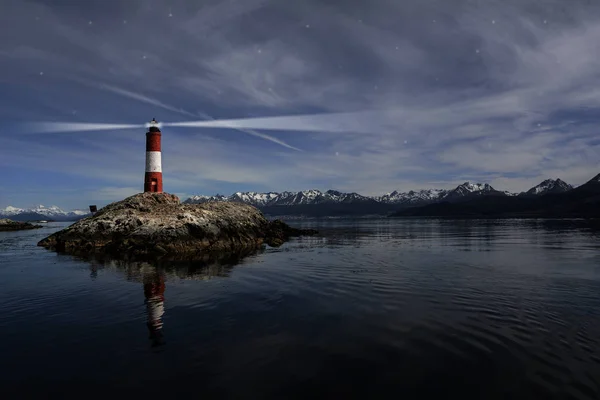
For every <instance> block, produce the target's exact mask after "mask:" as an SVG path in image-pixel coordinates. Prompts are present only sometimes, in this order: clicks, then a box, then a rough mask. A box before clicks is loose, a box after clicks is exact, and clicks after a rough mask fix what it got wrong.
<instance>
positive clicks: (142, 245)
mask: <svg viewBox="0 0 600 400" xmlns="http://www.w3.org/2000/svg"><path fill="white" fill-rule="evenodd" d="M316 233H317V232H316V231H314V230H300V229H295V228H292V227H290V226H288V225H286V224H285V223H283V222H282V221H279V220H275V221H269V220H267V219H266V218H265V217H264V215H263V214H262V213H261V212H260V211H259V210H258V209H257V208H255V207H253V206H250V205H246V204H242V203H225V202H208V203H203V204H182V203H181V202H180V201H179V198H178V197H177V196H175V195H173V194H169V193H151V192H145V193H140V194H136V195H133V196H131V197H128V198H126V199H124V200H122V201H118V202H115V203H112V204H109V205H107V206H106V207H104V208H102V209H101V210H99V211H98V212H97V213H96V214H95V215H93V216H90V217H87V218H84V219H82V220H79V221H78V222H76V223H74V224H73V225H71V226H69V227H68V228H66V229H63V230H61V231H58V232H56V233H54V234H52V235H50V236H48V237H47V238H45V239H43V240H41V241H40V242H39V243H38V246H42V247H45V248H47V249H50V250H54V251H57V252H63V253H69V254H75V255H90V254H94V253H96V254H110V255H112V256H161V257H167V258H188V259H193V258H195V257H204V256H205V255H206V254H207V253H215V252H227V251H239V250H241V249H248V248H258V247H260V246H261V245H263V244H268V245H270V246H274V247H276V246H280V245H281V244H283V243H284V242H285V241H287V240H289V238H290V237H293V236H302V235H314V234H316Z"/></svg>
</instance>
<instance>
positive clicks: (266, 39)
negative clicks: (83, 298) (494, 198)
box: [0, 0, 600, 202]
mask: <svg viewBox="0 0 600 400" xmlns="http://www.w3.org/2000/svg"><path fill="white" fill-rule="evenodd" d="M8 1H9V4H10V6H9V7H8V8H7V9H9V10H10V13H5V14H3V15H2V16H0V23H2V24H3V26H4V27H5V28H6V29H7V30H8V31H10V32H12V34H11V35H8V36H7V35H5V36H3V37H1V38H0V60H1V61H2V62H3V65H4V67H3V68H4V69H5V72H6V73H5V74H4V75H3V76H0V82H2V84H3V87H6V90H4V91H3V94H2V95H0V117H2V118H3V119H5V120H8V121H9V122H10V121H12V122H27V121H29V120H36V121H40V120H49V121H55V122H56V121H59V122H60V121H69V120H72V122H73V123H89V122H103V121H106V122H107V123H113V122H114V123H115V124H128V123H130V122H131V121H134V122H135V121H140V120H141V118H143V120H144V121H145V120H146V119H147V118H148V117H152V115H148V107H152V108H151V109H155V108H157V109H160V110H164V111H166V112H167V113H168V114H167V116H168V118H169V119H171V121H177V120H179V119H181V120H183V121H187V122H190V121H193V120H196V119H203V120H206V122H205V123H203V124H204V125H210V124H213V125H214V124H216V122H213V121H212V119H217V120H224V121H226V122H219V124H228V126H229V127H231V126H234V127H235V128H236V129H238V130H242V131H243V132H245V133H246V135H239V134H238V133H237V132H235V131H231V130H229V129H228V130H221V129H216V128H214V129H210V128H202V129H200V127H199V126H197V127H195V128H193V127H192V128H187V129H185V130H184V129H183V128H181V129H179V128H175V127H173V128H169V129H168V134H165V135H163V136H164V137H163V140H164V153H165V154H164V157H163V158H164V167H165V168H164V170H165V184H166V185H167V184H168V185H172V186H170V187H172V188H173V190H176V191H178V192H179V193H206V194H210V193H214V192H216V191H219V192H225V193H230V192H233V191H236V190H299V189H306V188H321V189H328V188H335V189H339V190H348V191H357V192H359V193H363V194H381V193H384V192H389V191H392V190H395V189H396V190H410V189H418V188H422V187H431V186H437V187H450V186H451V185H455V184H456V183H460V182H461V181H464V180H467V179H477V180H486V181H488V182H490V183H491V184H492V185H494V186H498V188H499V189H507V190H524V189H527V188H528V187H527V186H533V185H534V184H537V183H539V181H540V180H542V179H545V178H547V177H560V178H562V179H564V180H566V181H567V182H569V183H573V184H580V183H583V182H584V181H585V180H587V179H589V178H590V177H592V176H594V175H596V174H597V173H598V170H599V169H600V168H599V167H600V165H599V163H598V160H600V158H599V157H598V156H599V155H600V147H599V146H600V143H599V141H598V139H597V138H598V137H599V136H600V132H598V129H597V128H596V126H598V108H599V107H600V90H599V89H597V87H598V82H599V78H600V73H599V72H598V71H600V59H598V57H596V55H597V54H599V53H600V28H599V27H600V24H599V22H600V5H599V4H597V3H591V2H588V1H584V0H573V1H571V2H569V6H568V7H565V5H564V2H561V1H558V0H548V1H545V2H543V4H540V3H539V2H534V1H533V0H518V1H517V0H507V1H502V2H501V1H488V2H483V3H481V2H480V3H473V2H471V1H467V0H464V1H456V2H447V1H442V0H432V1H428V2H422V1H417V0H412V1H408V2H402V3H396V2H391V1H387V0H375V1H372V2H370V3H369V7H368V9H365V8H364V7H362V6H361V5H360V4H358V3H357V2H348V3H345V5H344V6H343V7H342V6H336V5H333V4H332V3H327V2H325V3H324V2H318V1H306V2H296V3H286V4H285V5H283V4H280V3H277V2H272V1H254V0H252V1H238V0H232V1H211V2H208V3H203V4H199V3H197V2H192V1H185V0H181V1H177V2H166V1H162V0H157V1H154V2H152V3H147V2H143V1H131V2H126V3H122V4H121V5H116V3H115V4H112V3H111V4H108V5H107V4H106V3H105V2H104V3H102V4H103V5H102V6H96V5H95V4H100V3H96V2H93V1H91V2H90V3H87V2H86V4H88V5H82V4H83V3H80V2H73V3H70V2H64V3H65V4H66V3H69V6H68V7H66V6H65V7H62V6H57V7H52V8H50V7H47V6H45V5H44V4H42V3H41V2H34V1H16V0H8ZM169 8H171V10H172V14H173V16H172V17H169V16H168V13H169ZM36 16H39V17H40V19H39V20H36V19H35V17H36ZM90 19H91V20H93V24H91V25H90V24H89V23H88V22H89V20H90ZM124 20H126V21H127V22H126V23H124ZM148 21H155V22H156V23H155V24H154V25H153V28H152V29H148ZM154 26H155V27H154ZM15 38H19V40H18V41H17V40H15ZM41 71H43V72H44V74H43V75H40V72H41ZM198 110H200V111H198ZM73 111H77V112H76V114H73V113H72V112H73ZM65 117H69V118H70V119H66V118H65ZM181 117H183V118H181ZM198 125H200V124H198ZM14 126H16V125H14ZM12 127H13V125H10V126H9V125H6V124H5V125H4V126H3V127H0V136H1V138H2V140H3V141H4V140H5V139H6V140H7V141H6V143H7V144H6V157H5V156H4V154H3V157H2V159H0V163H1V164H2V165H3V166H4V168H8V169H14V170H19V169H24V168H27V169H28V170H42V169H44V168H45V169H47V170H48V171H56V173H57V174H68V176H75V177H78V178H77V179H86V180H89V181H93V182H97V183H98V187H136V185H138V182H140V179H141V178H140V168H143V157H144V154H143V151H140V148H143V132H139V131H133V130H127V129H124V130H122V131H112V130H110V129H107V130H106V131H102V134H91V133H86V134H82V135H75V134H70V135H66V134H53V135H55V136H52V137H54V138H55V139H54V140H50V138H49V137H50V135H47V136H46V137H42V136H39V135H37V136H36V135H23V133H25V132H24V131H23V132H22V131H20V130H19V128H18V127H17V128H15V129H13V128H12ZM263 130H264V131H268V133H265V132H263ZM109 138H110V140H112V142H109V141H108V140H109ZM290 150H302V151H290ZM20 179H21V180H23V179H26V181H27V182H30V184H31V185H37V184H38V183H37V182H36V180H35V179H34V177H33V176H29V175H27V176H21V177H20ZM106 181H108V182H106ZM111 182H113V183H111ZM73 184H75V183H73ZM4 185H5V186H7V187H9V188H10V187H17V184H16V183H15V182H14V181H10V182H7V183H5V184H4ZM65 190H66V189H65ZM115 195H117V194H116V193H115ZM48 196H49V197H51V195H50V194H48ZM49 202H52V201H49Z"/></svg>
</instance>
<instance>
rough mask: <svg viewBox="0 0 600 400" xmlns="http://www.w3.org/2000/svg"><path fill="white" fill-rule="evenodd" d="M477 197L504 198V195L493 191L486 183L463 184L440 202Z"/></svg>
mask: <svg viewBox="0 0 600 400" xmlns="http://www.w3.org/2000/svg"><path fill="white" fill-rule="evenodd" d="M478 196H506V193H504V192H501V191H499V190H496V189H494V188H493V187H491V186H490V185H489V184H487V183H471V182H465V183H463V184H461V185H458V186H457V187H456V188H455V189H452V190H450V191H449V192H448V193H446V195H445V196H443V197H442V198H441V199H440V200H443V201H460V200H464V199H470V198H473V197H478Z"/></svg>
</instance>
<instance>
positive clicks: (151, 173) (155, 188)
mask: <svg viewBox="0 0 600 400" xmlns="http://www.w3.org/2000/svg"><path fill="white" fill-rule="evenodd" d="M160 137H161V133H160V129H159V127H158V122H156V120H155V119H154V118H152V121H150V124H149V128H148V132H146V175H145V176H144V192H154V193H162V191H163V182H162V167H161V156H160Z"/></svg>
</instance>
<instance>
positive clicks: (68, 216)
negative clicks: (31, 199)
mask: <svg viewBox="0 0 600 400" xmlns="http://www.w3.org/2000/svg"><path fill="white" fill-rule="evenodd" d="M88 215H90V213H89V211H84V210H73V211H63V210H62V209H60V208H59V207H57V206H50V207H46V206H43V205H39V206H35V207H31V208H17V207H12V206H8V207H6V208H4V209H0V218H9V219H12V220H13V221H76V220H78V219H81V218H84V217H86V216H88Z"/></svg>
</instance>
